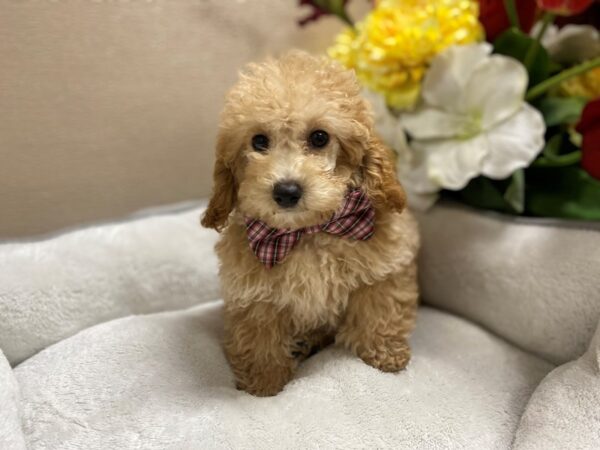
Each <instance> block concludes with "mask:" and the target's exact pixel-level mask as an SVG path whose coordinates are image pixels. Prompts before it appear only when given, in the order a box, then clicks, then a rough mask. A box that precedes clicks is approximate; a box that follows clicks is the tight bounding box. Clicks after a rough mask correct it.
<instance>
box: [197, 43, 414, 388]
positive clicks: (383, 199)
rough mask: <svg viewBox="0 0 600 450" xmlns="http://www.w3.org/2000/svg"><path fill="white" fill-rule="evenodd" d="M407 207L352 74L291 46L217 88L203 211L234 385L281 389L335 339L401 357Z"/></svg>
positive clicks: (395, 361)
mask: <svg viewBox="0 0 600 450" xmlns="http://www.w3.org/2000/svg"><path fill="white" fill-rule="evenodd" d="M404 207H405V195H404V192H403V190H402V188H401V186H400V184H399V183H398V181H397V179H396V176H395V172H394V164H393V155H392V152H391V151H390V150H388V149H387V148H386V147H384V145H383V144H382V143H381V141H380V140H379V139H378V138H377V136H376V135H375V134H374V130H373V119H372V115H371V111H370V108H369V106H368V104H367V103H366V102H365V100H363V98H362V97H361V96H360V88H359V85H358V83H357V81H356V79H355V76H354V73H353V72H351V71H348V70H345V69H344V68H342V67H341V66H340V65H338V64H337V63H335V62H332V61H330V60H328V59H326V58H317V57H313V56H310V55H308V54H306V53H303V52H298V51H295V52H291V53H289V54H287V55H285V56H283V57H282V58H281V59H279V60H269V61H267V62H265V63H262V64H252V65H250V66H248V68H247V69H246V70H245V71H244V72H243V73H242V74H241V75H240V79H239V81H238V82H237V84H236V85H235V86H234V87H233V88H232V89H231V91H230V92H229V94H228V96H227V98H226V103H225V107H224V110H223V112H222V116H221V126H220V130H219V134H218V138H217V150H216V163H215V168H214V188H213V193H212V198H211V199H210V202H209V205H208V208H207V210H206V212H205V214H204V217H203V218H202V224H203V225H204V226H205V227H210V228H214V229H216V230H218V231H220V232H221V234H222V235H221V238H220V240H219V242H218V243H217V245H216V251H217V254H218V256H219V259H220V262H221V267H220V278H221V284H222V293H223V298H224V301H225V309H224V317H225V342H224V347H225V352H226V355H227V359H228V360H229V363H230V365H231V367H232V369H233V372H234V375H235V378H236V381H237V387H238V388H239V389H243V390H245V391H247V392H249V393H250V394H254V395H257V396H269V395H275V394H277V393H278V392H280V391H281V390H282V389H283V387H284V386H285V385H286V383H287V382H288V381H290V379H291V378H292V377H293V374H294V371H295V370H296V368H297V366H298V363H299V362H300V361H301V360H302V359H303V358H305V357H307V356H309V355H310V354H311V353H312V352H314V351H315V350H317V349H319V348H321V347H323V346H325V345H327V344H329V343H331V342H333V341H335V342H336V343H337V344H340V345H342V346H344V347H346V348H347V349H349V350H350V351H351V352H353V353H354V354H356V355H357V356H358V357H360V358H361V359H362V360H363V361H364V362H366V363H367V364H369V365H371V366H373V367H376V368H378V369H380V370H382V371H385V372H395V371H398V370H400V369H402V368H404V367H405V366H406V364H407V363H408V361H409V358H410V349H409V346H408V343H407V337H408V335H409V333H410V331H411V330H412V328H413V325H414V322H415V313H416V307H417V298H418V291H417V279H416V264H415V257H416V253H417V250H418V245H419V242H418V241H419V238H418V232H417V227H416V224H415V221H414V219H413V218H412V217H411V215H410V214H409V213H408V212H407V211H406V210H404Z"/></svg>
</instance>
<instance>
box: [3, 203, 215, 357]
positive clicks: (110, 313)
mask: <svg viewBox="0 0 600 450" xmlns="http://www.w3.org/2000/svg"><path fill="white" fill-rule="evenodd" d="M199 217H200V210H194V211H191V212H186V213H180V214H171V215H158V216H154V217H147V218H141V219H138V220H134V221H131V222H124V223H119V224H107V225H102V226H97V227H93V228H89V229H83V230H80V231H76V232H72V233H67V234H64V235H62V236H58V237H56V238H53V239H49V240H45V241H40V242H31V243H20V244H4V245H0V318H1V320H0V349H2V350H3V351H4V353H5V355H6V357H7V358H8V360H9V361H10V362H11V364H17V363H19V362H21V361H23V360H24V359H26V358H28V357H30V356H31V355H33V354H34V353H36V352H37V351H39V350H41V349H43V348H45V347H47V346H48V345H50V344H53V343H54V342H57V341H60V340H61V339H64V338H66V337H68V336H71V335H73V334H74V333H76V332H77V331H79V330H82V329H83V328H86V327H89V326H91V325H95V324H97V323H99V322H103V321H106V320H110V319H113V318H116V317H122V316H126V315H129V314H141V313H148V312H154V311H164V310H169V309H181V308H186V307H189V306H191V305H195V304H197V303H201V302H203V301H209V300H215V299H217V298H219V280H218V277H217V270H218V269H217V265H218V264H217V258H216V256H215V255H214V252H213V250H212V249H213V246H214V243H215V242H216V239H217V236H218V235H217V233H215V232H214V231H211V230H206V229H203V228H202V227H201V226H200V223H199Z"/></svg>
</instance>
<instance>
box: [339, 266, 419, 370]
mask: <svg viewBox="0 0 600 450" xmlns="http://www.w3.org/2000/svg"><path fill="white" fill-rule="evenodd" d="M417 300H418V288H417V278H416V268H415V267H413V266H411V267H408V268H406V269H404V271H402V272H400V273H396V274H394V275H392V276H390V277H389V278H388V279H386V280H384V281H380V282H378V283H375V284H373V285H370V286H363V287H361V288H359V289H358V290H357V291H355V292H353V293H352V295H351V296H350V299H349V303H348V308H347V311H346V317H345V318H344V321H343V323H342V325H341V327H340V329H339V332H338V335H337V337H336V341H337V342H338V343H341V344H342V345H344V346H345V347H347V348H348V349H350V350H351V351H352V352H354V353H355V354H356V355H357V356H359V357H360V358H361V359H362V360H363V361H364V362H366V363H367V364H369V365H371V366H373V367H375V368H377V369H380V370H382V371H384V372H396V371H398V370H401V369H403V368H404V367H406V365H407V364H408V361H409V359H410V348H409V346H408V342H407V338H408V335H409V334H410V332H411V331H412V329H413V327H414V322H415V316H416V307H417Z"/></svg>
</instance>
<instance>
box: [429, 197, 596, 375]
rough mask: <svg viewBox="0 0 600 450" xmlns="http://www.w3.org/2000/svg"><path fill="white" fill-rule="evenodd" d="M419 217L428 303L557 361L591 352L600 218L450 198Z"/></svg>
mask: <svg viewBox="0 0 600 450" xmlns="http://www.w3.org/2000/svg"><path fill="white" fill-rule="evenodd" d="M418 219H419V225H420V229H421V235H422V242H423V244H422V249H421V254H420V259H419V272H420V284H421V289H422V295H423V299H424V301H425V302H427V303H428V304H430V305H433V306H436V307H438V308H442V309H446V310H448V311H451V312H454V313H456V314H459V315H461V316H463V317H466V318H468V319H470V320H473V321H475V322H477V323H479V324H482V325H484V326H485V327H487V328H489V329H490V330H492V331H494V332H495V333H497V334H499V335H500V336H503V337H505V338H506V339H508V340H509V341H511V342H513V343H515V344H517V345H518V346H520V347H521V348H524V349H526V350H528V351H531V352H534V353H536V354H537V355H540V356H542V357H544V358H546V359H548V360H549V361H552V362H554V363H556V364H559V363H564V362H568V361H571V360H573V359H575V358H577V357H579V356H580V355H582V354H583V353H584V352H585V350H586V349H587V347H588V345H589V343H590V340H591V338H592V336H593V334H594V331H595V330H596V326H597V324H598V321H599V319H600V289H598V286H599V274H600V225H598V224H592V223H588V224H583V225H581V224H580V225H578V226H577V227H575V226H568V225H567V224H568V222H561V223H560V224H558V225H557V224H549V223H548V222H547V221H541V222H540V221H536V220H535V219H525V220H515V219H511V218H509V219H507V218H506V217H504V216H501V215H496V214H490V213H482V212H478V211H474V210H470V209H466V208H463V207H459V206H453V205H447V204H446V205H438V206H436V207H435V208H433V209H432V210H431V211H429V212H428V213H425V214H421V215H419V216H418ZM581 226H585V227H587V228H579V227H581Z"/></svg>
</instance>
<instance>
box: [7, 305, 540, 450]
mask: <svg viewBox="0 0 600 450" xmlns="http://www.w3.org/2000/svg"><path fill="white" fill-rule="evenodd" d="M221 328H222V323H221V305H220V303H216V304H215V303H213V304H209V305H205V306H201V307H197V308H195V309H193V310H189V311H183V312H175V313H161V314H155V315H151V316H138V317H130V318H124V319H120V320H115V321H112V322H108V323H105V324H102V325H98V326H96V327H93V328H90V329H87V330H85V331H82V332H80V333H79V334H77V335H75V336H73V337H71V338H70V339H67V340H64V341H62V342H60V343H58V344H56V345H54V346H52V347H50V348H48V349H47V350H45V351H43V352H41V353H39V354H38V355H36V356H34V357H33V358H30V359H29V360H27V361H26V362H24V363H23V364H21V365H20V366H18V367H17V369H16V370H15V374H16V377H17V380H18V382H19V384H20V386H21V392H22V397H23V419H24V420H23V426H24V432H25V436H26V439H27V442H28V443H29V445H30V447H31V448H32V449H38V448H52V449H56V448H73V449H74V448H86V449H106V448H120V449H121V448H144V449H165V448H201V449H212V448H235V449H257V448H260V449H297V448H345V449H352V448H357V449H358V448H449V447H453V448H458V447H471V448H485V449H493V448H503V449H505V448H508V447H509V445H510V443H511V441H512V439H513V436H514V432H515V430H516V427H517V423H518V420H519V417H520V415H521V413H522V411H523V409H524V407H525V403H526V402H527V399H528V398H529V396H530V394H531V392H532V391H533V389H534V388H535V386H536V385H537V384H538V383H539V381H540V380H541V379H542V377H543V376H544V375H545V374H546V373H547V372H548V371H549V370H550V369H551V366H550V365H549V364H547V363H546V362H544V361H542V360H540V359H538V358H535V357H532V356H530V355H527V354H525V353H524V352H522V351H520V350H517V349H515V348H514V347H512V346H511V345H509V344H507V343H505V342H503V341H502V340H500V339H499V338H496V337H494V336H492V335H490V334H489V333H487V332H485V331H484V330H482V329H480V328H478V327H477V326H474V325H471V324H469V323H467V322H465V321H464V320H462V319H459V318H456V317H453V316H451V315H448V314H445V313H441V312H438V311H435V310H431V309H426V308H424V309H422V310H421V314H420V318H419V324H418V327H417V332H416V335H415V336H414V339H413V345H414V353H415V357H414V359H413V361H412V362H411V364H410V366H409V368H408V370H406V371H405V372H403V373H401V374H384V373H382V372H379V371H377V370H375V369H373V368H371V367H369V366H367V365H366V364H364V363H363V362H362V361H360V360H359V359H357V358H355V357H353V356H351V355H350V354H349V353H348V352H346V351H344V350H341V349H336V348H331V349H328V350H326V351H323V352H322V353H319V354H318V355H316V356H315V357H313V358H310V359H309V360H308V361H307V362H306V363H305V364H304V365H303V366H302V368H301V370H300V372H299V373H298V376H297V377H296V379H295V380H294V381H293V382H292V383H291V384H289V385H288V386H287V387H286V389H285V390H284V392H282V393H281V394H280V395H278V396H277V397H273V398H256V397H252V396H250V395H248V394H246V393H244V392H240V391H237V390H236V389H235V387H234V383H233V379H232V375H231V371H230V370H229V368H228V366H227V363H226V361H225V358H224V355H223V352H222V350H221V346H220V335H221Z"/></svg>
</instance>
